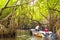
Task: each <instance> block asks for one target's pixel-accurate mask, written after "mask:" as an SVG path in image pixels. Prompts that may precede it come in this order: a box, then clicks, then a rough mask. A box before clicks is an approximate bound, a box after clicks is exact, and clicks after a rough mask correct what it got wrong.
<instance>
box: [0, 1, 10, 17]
mask: <svg viewBox="0 0 60 40" xmlns="http://www.w3.org/2000/svg"><path fill="white" fill-rule="evenodd" d="M9 1H10V0H8V1H7V3H6V4H5V6H4V7H3V8H2V9H1V12H0V16H1V15H2V12H3V10H4V9H5V7H7V5H8V3H9Z"/></svg>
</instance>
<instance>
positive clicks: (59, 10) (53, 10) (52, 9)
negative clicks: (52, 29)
mask: <svg viewBox="0 0 60 40" xmlns="http://www.w3.org/2000/svg"><path fill="white" fill-rule="evenodd" d="M49 9H50V10H53V11H57V12H60V10H57V9H53V8H49Z"/></svg>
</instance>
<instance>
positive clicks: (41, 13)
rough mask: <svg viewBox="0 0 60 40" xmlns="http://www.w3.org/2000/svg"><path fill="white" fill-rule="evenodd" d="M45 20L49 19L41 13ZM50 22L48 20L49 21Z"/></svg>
mask: <svg viewBox="0 0 60 40" xmlns="http://www.w3.org/2000/svg"><path fill="white" fill-rule="evenodd" d="M40 14H41V15H42V16H43V17H44V18H46V19H47V17H46V16H44V15H43V14H42V13H40ZM47 20H48V19H47Z"/></svg>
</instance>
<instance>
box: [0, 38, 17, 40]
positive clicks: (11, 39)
mask: <svg viewBox="0 0 60 40" xmlns="http://www.w3.org/2000/svg"><path fill="white" fill-rule="evenodd" d="M0 40H16V39H15V38H0Z"/></svg>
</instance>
